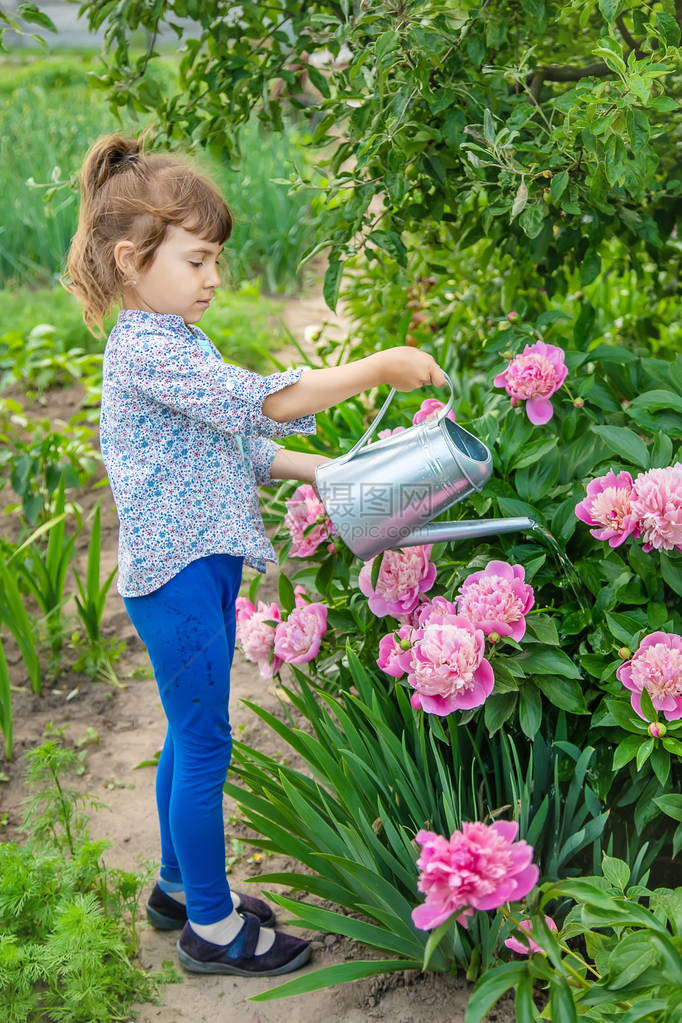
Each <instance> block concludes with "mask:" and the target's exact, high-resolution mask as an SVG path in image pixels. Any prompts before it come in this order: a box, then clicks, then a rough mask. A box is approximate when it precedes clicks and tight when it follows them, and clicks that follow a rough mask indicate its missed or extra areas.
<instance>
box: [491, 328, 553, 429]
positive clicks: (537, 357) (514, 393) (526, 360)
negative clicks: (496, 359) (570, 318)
mask: <svg viewBox="0 0 682 1023" xmlns="http://www.w3.org/2000/svg"><path fill="white" fill-rule="evenodd" d="M567 373H568V370H567V369H566V366H565V365H564V352H563V349H561V348H557V346H556V345H548V344H545V342H544V341H536V342H535V344H534V345H526V347H525V348H524V349H523V352H522V353H521V355H517V356H515V357H514V358H513V359H512V360H511V362H510V363H509V365H508V366H507V368H506V369H505V370H504V372H503V373H499V374H498V375H497V376H496V377H495V379H494V381H493V383H494V384H495V387H504V389H505V390H506V392H507V394H508V395H509V397H510V398H511V400H512V405H515V404H518V402H519V401H525V402H526V415H527V416H528V418H529V419H530V421H531V423H533V425H534V426H543V425H544V424H545V423H548V422H549V421H550V419H551V418H552V416H553V414H554V409H553V408H552V403H551V401H550V400H549V399H550V398H551V396H552V395H553V394H554V392H555V391H558V390H559V388H560V387H561V385H562V384H563V382H564V380H565V379H566V374H567Z"/></svg>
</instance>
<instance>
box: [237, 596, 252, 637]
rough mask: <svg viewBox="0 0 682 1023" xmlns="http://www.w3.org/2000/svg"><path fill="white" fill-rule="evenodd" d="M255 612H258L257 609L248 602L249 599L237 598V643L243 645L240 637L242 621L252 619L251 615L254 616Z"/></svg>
mask: <svg viewBox="0 0 682 1023" xmlns="http://www.w3.org/2000/svg"><path fill="white" fill-rule="evenodd" d="M255 610H256V609H255V607H254V606H253V604H252V603H251V601H250V600H248V598H247V597H237V599H236V601H235V611H236V616H237V642H238V643H241V639H240V637H239V629H240V624H241V622H242V621H247V620H248V619H249V618H250V617H251V615H252V614H253V612H254V611H255Z"/></svg>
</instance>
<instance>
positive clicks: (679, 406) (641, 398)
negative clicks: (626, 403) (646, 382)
mask: <svg viewBox="0 0 682 1023" xmlns="http://www.w3.org/2000/svg"><path fill="white" fill-rule="evenodd" d="M630 409H631V410H632V409H635V410H636V409H645V410H646V411H647V412H660V411H661V410H664V411H672V412H680V413H682V395H680V394H676V393H675V392H674V391H666V390H654V391H645V392H644V394H638V395H637V397H636V398H634V399H633V401H631V402H630Z"/></svg>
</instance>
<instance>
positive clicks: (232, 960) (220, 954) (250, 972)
mask: <svg viewBox="0 0 682 1023" xmlns="http://www.w3.org/2000/svg"><path fill="white" fill-rule="evenodd" d="M239 915H240V916H241V917H243V918H244V926H243V927H242V929H241V931H240V932H239V934H238V935H237V937H236V938H234V939H233V940H232V941H231V942H230V943H229V945H214V944H213V942H212V941H205V940H204V939H203V938H200V937H199V935H198V934H195V933H194V931H193V930H192V928H191V926H190V924H189V923H186V924H185V926H184V929H183V931H182V934H181V935H180V937H179V938H178V944H177V948H178V958H179V960H180V962H181V964H182V965H183V966H184V967H185V969H186V970H189V971H190V972H192V973H229V974H236V975H237V976H238V977H274V976H277V975H278V974H280V973H291V971H292V970H297V969H298V968H299V966H303V965H304V964H305V963H307V962H308V960H309V959H310V956H311V953H312V948H311V945H310V942H309V941H303V940H302V939H301V938H295V937H294V936H293V934H283V933H282V931H275V941H274V944H273V946H272V948H269V949H268V951H267V952H264V953H263V955H258V956H257V955H254V952H255V949H256V946H257V945H258V932H259V931H260V924H259V922H258V918H257V917H255V916H254V915H253V913H242V912H241V911H239Z"/></svg>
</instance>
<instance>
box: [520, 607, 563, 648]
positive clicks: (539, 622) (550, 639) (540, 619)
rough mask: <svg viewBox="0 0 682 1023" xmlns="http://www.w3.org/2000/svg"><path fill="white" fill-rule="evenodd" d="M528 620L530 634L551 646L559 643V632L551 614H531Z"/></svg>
mask: <svg viewBox="0 0 682 1023" xmlns="http://www.w3.org/2000/svg"><path fill="white" fill-rule="evenodd" d="M526 621H527V623H528V631H529V632H530V634H531V635H532V636H535V638H536V639H539V640H540V642H541V643H547V644H548V645H549V646H558V645H559V633H558V632H557V627H556V625H555V624H554V622H553V620H552V619H551V618H550V617H549V615H545V614H537V615H536V614H531V615H529V616H528V618H527V619H526Z"/></svg>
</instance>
